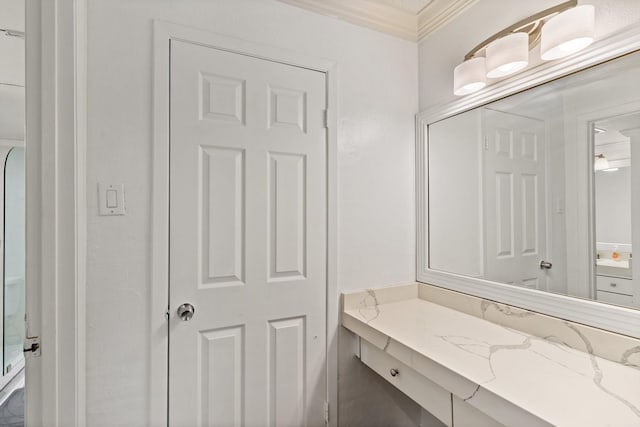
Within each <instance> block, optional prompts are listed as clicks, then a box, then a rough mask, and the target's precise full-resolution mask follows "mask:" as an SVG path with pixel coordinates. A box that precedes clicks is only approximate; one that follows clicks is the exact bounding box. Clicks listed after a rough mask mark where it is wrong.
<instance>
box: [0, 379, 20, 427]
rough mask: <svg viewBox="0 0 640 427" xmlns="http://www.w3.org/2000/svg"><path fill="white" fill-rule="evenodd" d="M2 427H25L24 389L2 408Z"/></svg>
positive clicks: (15, 392) (12, 395)
mask: <svg viewBox="0 0 640 427" xmlns="http://www.w3.org/2000/svg"><path fill="white" fill-rule="evenodd" d="M0 427H24V389H23V388H19V389H17V390H16V391H14V392H13V393H11V395H10V396H9V397H8V398H7V400H5V401H4V403H3V404H2V406H0Z"/></svg>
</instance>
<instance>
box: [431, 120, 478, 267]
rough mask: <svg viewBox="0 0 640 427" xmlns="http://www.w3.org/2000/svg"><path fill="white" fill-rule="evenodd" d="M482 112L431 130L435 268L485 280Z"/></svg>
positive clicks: (432, 220) (433, 254)
mask: <svg viewBox="0 0 640 427" xmlns="http://www.w3.org/2000/svg"><path fill="white" fill-rule="evenodd" d="M481 121H482V116H481V110H474V111H467V112H466V113H463V114H459V115H457V116H455V117H451V118H450V119H448V120H443V121H441V122H438V123H435V124H434V125H432V126H429V239H430V240H429V267H430V268H433V269H435V270H440V271H448V272H452V273H458V274H464V275H467V276H472V277H480V278H482V277H483V274H484V258H483V252H484V241H483V239H482V238H483V228H484V224H483V215H482V212H483V206H484V203H483V200H482V183H483V176H482V129H481V126H482V123H481Z"/></svg>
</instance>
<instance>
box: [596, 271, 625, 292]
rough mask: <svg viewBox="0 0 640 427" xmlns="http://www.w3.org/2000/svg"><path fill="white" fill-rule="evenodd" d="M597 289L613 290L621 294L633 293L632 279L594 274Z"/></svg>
mask: <svg viewBox="0 0 640 427" xmlns="http://www.w3.org/2000/svg"><path fill="white" fill-rule="evenodd" d="M596 284H597V288H598V290H599V291H605V292H615V293H616V294H622V295H633V281H632V280H629V279H621V278H619V277H608V276H596Z"/></svg>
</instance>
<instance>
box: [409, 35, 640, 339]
mask: <svg viewBox="0 0 640 427" xmlns="http://www.w3.org/2000/svg"><path fill="white" fill-rule="evenodd" d="M637 50H640V27H638V26H637V25H634V26H633V27H631V28H629V29H626V30H623V31H621V32H618V33H615V34H613V35H611V36H608V37H606V38H604V39H602V40H599V41H597V42H595V43H593V44H592V45H591V46H590V47H588V48H587V49H585V50H584V51H582V52H580V53H578V54H575V55H573V56H571V57H569V58H567V59H565V60H562V61H552V62H548V63H543V64H541V65H539V66H537V67H534V68H532V69H530V70H527V71H525V72H523V73H520V74H518V75H516V76H514V77H512V78H509V79H506V80H503V81H500V82H498V83H496V84H493V85H491V86H488V87H487V88H485V89H483V90H481V91H479V92H476V93H474V94H472V95H468V96H466V97H464V98H461V99H457V100H455V101H453V102H450V103H447V104H444V105H439V106H436V107H433V108H430V109H428V110H426V111H423V112H421V113H419V114H418V115H417V116H416V192H417V194H416V209H417V212H416V215H417V221H416V225H417V263H416V267H417V271H416V277H417V280H418V281H419V282H423V283H428V284H432V285H435V286H440V287H444V288H447V289H451V290H454V291H458V292H463V293H465V294H470V295H474V296H477V297H480V298H485V299H488V300H492V301H497V302H501V303H505V304H509V305H512V306H516V307H521V308H524V309H527V310H531V311H535V312H538V313H542V314H546V315H549V316H554V317H559V318H561V319H566V320H569V321H572V322H577V323H582V324H586V325H590V326H594V327H596V328H601V329H605V330H609V331H612V332H616V333H620V334H624V335H629V336H632V337H636V338H640V310H636V309H632V308H626V307H619V306H614V305H608V304H604V303H601V302H597V301H590V300H586V299H580V298H574V297H570V296H565V295H560V294H554V293H549V292H544V291H539V290H535V289H527V288H519V287H516V286H511V285H506V284H502V283H497V282H491V281H488V280H482V279H477V278H472V277H467V276H462V275H459V274H454V273H447V272H443V271H437V270H432V269H430V268H429V266H428V261H427V260H428V259H429V253H428V250H429V245H428V244H427V243H428V241H429V235H428V232H429V228H428V224H429V211H428V200H429V195H428V188H429V186H428V177H429V175H428V171H427V167H428V164H429V163H428V151H427V150H426V146H427V143H428V141H427V139H428V132H427V129H428V125H429V124H431V123H435V122H437V121H440V120H442V119H445V118H447V117H451V116H453V115H456V114H459V113H462V112H465V111H468V110H471V109H473V108H476V107H480V106H483V105H486V104H488V103H490V102H493V101H496V100H498V99H501V98H504V97H506V96H509V95H513V94H515V93H518V92H522V91H524V90H526V89H530V88H532V87H535V86H538V85H541V84H543V83H546V82H549V81H551V80H555V79H558V78H560V77H563V76H566V75H568V74H571V73H574V72H577V71H580V70H583V69H586V68H588V67H591V66H594V65H598V64H600V63H603V62H606V61H609V60H611V59H615V58H617V57H620V56H622V55H625V54H628V53H631V52H634V51H637ZM585 232H586V231H585ZM635 298H638V296H635Z"/></svg>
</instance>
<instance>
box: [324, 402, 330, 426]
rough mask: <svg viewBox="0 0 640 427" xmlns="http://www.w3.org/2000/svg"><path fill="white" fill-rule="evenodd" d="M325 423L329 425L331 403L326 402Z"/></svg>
mask: <svg viewBox="0 0 640 427" xmlns="http://www.w3.org/2000/svg"><path fill="white" fill-rule="evenodd" d="M324 422H325V424H329V402H324Z"/></svg>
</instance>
